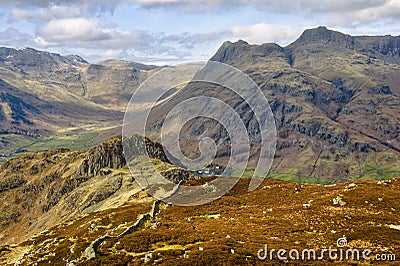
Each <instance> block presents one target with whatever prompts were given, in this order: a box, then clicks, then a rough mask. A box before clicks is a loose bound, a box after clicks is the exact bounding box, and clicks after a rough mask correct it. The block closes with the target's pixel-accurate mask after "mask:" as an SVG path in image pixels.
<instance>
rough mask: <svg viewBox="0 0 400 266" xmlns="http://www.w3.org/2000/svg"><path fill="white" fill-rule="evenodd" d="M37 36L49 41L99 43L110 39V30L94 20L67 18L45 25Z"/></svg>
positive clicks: (38, 30) (40, 28)
mask: <svg viewBox="0 0 400 266" xmlns="http://www.w3.org/2000/svg"><path fill="white" fill-rule="evenodd" d="M37 34H38V35H39V36H40V37H42V38H43V39H48V40H51V41H83V42H84V41H100V40H105V39H109V38H111V35H112V29H110V28H106V29H104V27H103V22H102V21H101V20H99V19H96V18H90V19H87V18H67V19H57V20H52V21H49V22H47V23H45V24H44V25H42V26H40V27H39V28H38V29H37Z"/></svg>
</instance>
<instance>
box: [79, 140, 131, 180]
mask: <svg viewBox="0 0 400 266" xmlns="http://www.w3.org/2000/svg"><path fill="white" fill-rule="evenodd" d="M125 165H126V162H125V157H124V154H123V147H122V140H121V138H120V137H117V138H113V139H111V140H109V141H107V142H105V143H103V144H102V145H100V146H97V147H95V148H93V149H92V150H90V151H89V152H88V155H87V156H86V158H85V159H84V160H83V162H82V164H81V166H80V167H79V175H81V176H95V175H99V173H100V170H101V169H103V168H106V167H107V168H114V169H118V168H122V167H124V166H125Z"/></svg>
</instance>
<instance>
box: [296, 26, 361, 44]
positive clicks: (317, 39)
mask: <svg viewBox="0 0 400 266" xmlns="http://www.w3.org/2000/svg"><path fill="white" fill-rule="evenodd" d="M308 44H322V45H335V46H340V47H342V48H348V49H353V47H354V42H353V37H351V36H350V35H347V34H343V33H341V32H337V31H333V30H329V29H327V28H326V27H324V26H320V27H318V28H314V29H308V30H305V31H304V32H303V34H302V35H301V36H300V37H299V38H298V39H297V40H296V41H295V42H294V43H292V44H291V45H290V46H304V45H308Z"/></svg>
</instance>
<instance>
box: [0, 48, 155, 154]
mask: <svg viewBox="0 0 400 266" xmlns="http://www.w3.org/2000/svg"><path fill="white" fill-rule="evenodd" d="M155 69H157V67H155V66H146V65H142V64H138V63H133V62H126V61H118V60H109V61H104V62H100V63H98V64H89V63H88V62H86V61H85V60H84V59H82V58H80V57H79V56H61V55H59V54H54V53H48V52H44V51H37V50H35V49H32V48H24V49H12V48H4V47H2V48H0V88H1V89H0V125H1V129H0V134H1V135H0V154H1V155H2V156H0V157H7V156H10V155H13V154H15V153H16V152H18V151H21V150H28V151H30V150H32V151H35V150H38V148H37V146H40V145H36V146H35V145H33V147H31V146H32V144H34V143H41V145H43V140H46V142H49V144H47V145H48V146H46V147H47V148H57V147H67V146H68V147H69V146H71V148H81V147H80V146H83V148H86V147H91V146H94V145H96V144H98V143H100V142H101V141H104V140H105V139H107V138H109V137H110V136H113V135H117V134H120V129H119V128H120V126H121V123H122V118H123V114H124V111H125V108H126V105H127V103H128V101H129V99H130V97H131V96H132V93H133V92H134V91H135V89H136V88H137V87H138V85H139V84H140V83H141V82H143V80H145V79H146V78H147V77H148V76H149V75H151V73H152V71H154V70H155ZM90 128H95V129H94V130H93V129H90ZM88 129H89V130H88ZM77 131H78V132H77ZM77 133H80V134H79V135H81V136H82V135H94V136H88V137H87V138H86V142H87V143H82V142H83V141H81V140H80V139H79V138H77V137H76V135H77ZM48 137H53V138H52V139H51V140H50V141H48V139H47V138H48ZM88 139H89V140H91V143H89V141H88ZM74 142H77V143H78V142H80V144H79V145H74ZM71 143H72V145H71ZM45 145H46V144H45ZM51 145H52V146H51ZM0 159H2V158H0Z"/></svg>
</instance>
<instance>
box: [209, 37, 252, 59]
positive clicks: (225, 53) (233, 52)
mask: <svg viewBox="0 0 400 266" xmlns="http://www.w3.org/2000/svg"><path fill="white" fill-rule="evenodd" d="M249 48H250V45H249V44H248V43H247V42H245V41H243V40H239V41H237V42H235V43H232V42H230V41H227V42H224V43H223V44H222V46H221V47H220V48H219V49H218V51H217V53H216V54H215V55H214V56H213V57H212V58H211V61H217V62H227V61H229V60H230V59H233V58H236V57H239V56H240V55H242V54H244V53H245V52H247V51H248V50H249Z"/></svg>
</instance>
